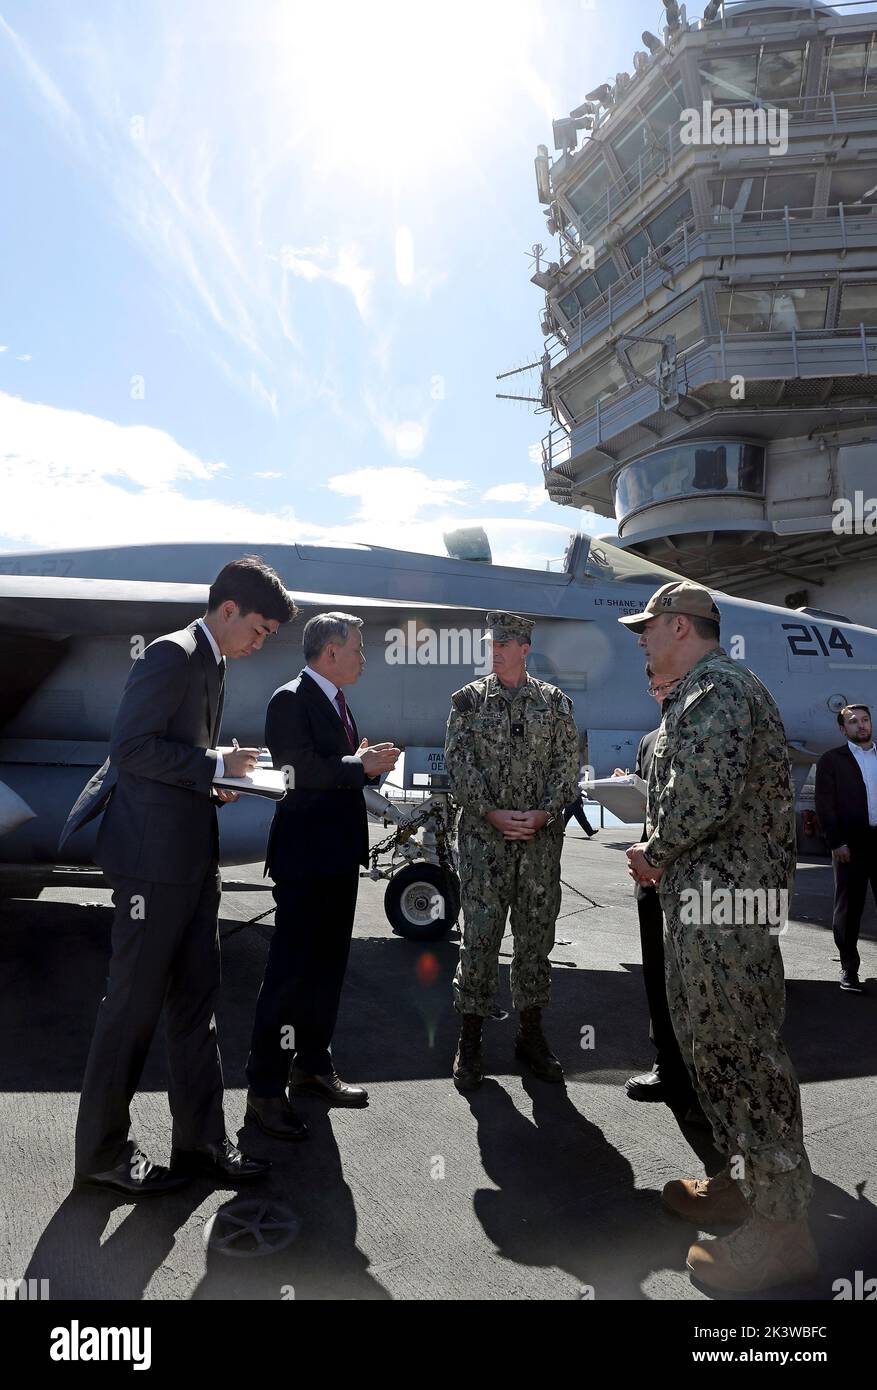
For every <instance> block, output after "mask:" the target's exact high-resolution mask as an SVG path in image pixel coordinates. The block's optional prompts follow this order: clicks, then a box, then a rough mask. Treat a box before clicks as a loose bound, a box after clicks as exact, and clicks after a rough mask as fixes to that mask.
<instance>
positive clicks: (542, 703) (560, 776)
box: [445, 613, 579, 1090]
mask: <svg viewBox="0 0 877 1390" xmlns="http://www.w3.org/2000/svg"><path fill="white" fill-rule="evenodd" d="M487 622H488V627H489V629H490V635H491V636H492V640H493V649H492V655H493V674H491V675H489V676H487V677H485V678H483V679H482V680H477V681H473V682H472V684H471V685H467V686H464V687H463V689H462V690H458V691H457V692H456V694H455V695H454V696H453V697H452V706H451V713H450V718H449V719H448V731H447V740H446V745H445V766H446V768H447V773H448V778H449V783H450V789H451V792H452V794H453V796H454V799H455V800H456V802H457V804H458V805H459V806H460V807H461V810H462V815H461V818H460V825H459V832H458V842H459V851H460V885H461V903H462V909H463V919H464V927H463V941H462V945H461V947H460V962H459V965H458V967H457V973H456V977H455V979H454V998H455V1003H456V1007H457V1009H458V1011H459V1012H460V1013H461V1014H462V1015H463V1023H462V1031H461V1035H460V1045H459V1048H458V1051H457V1056H456V1058H455V1060H454V1080H455V1082H456V1084H457V1087H458V1089H460V1090H468V1089H471V1088H473V1087H474V1086H477V1085H479V1084H480V1082H481V1080H482V1070H481V1025H482V1020H483V1019H484V1018H485V1017H487V1016H488V1015H489V1014H490V1013H491V1011H492V1010H493V1007H494V1000H495V997H496V988H497V983H498V976H499V951H500V946H501V944H502V938H503V934H504V932H505V925H506V919H507V916H508V914H509V911H511V929H512V935H513V938H514V955H513V959H512V967H511V987H512V1001H513V1003H514V1006H515V1008H516V1009H518V1010H520V1014H521V1027H520V1030H519V1032H518V1035H517V1038H516V1041H515V1050H516V1052H517V1053H518V1056H519V1057H521V1058H522V1059H523V1060H525V1061H526V1062H527V1063H528V1064H529V1065H530V1066H531V1068H532V1069H533V1070H534V1071H535V1072H536V1074H537V1075H539V1076H541V1077H542V1078H543V1079H545V1080H551V1081H562V1079H563V1069H562V1068H561V1066H560V1063H559V1062H558V1060H557V1058H556V1057H554V1056H553V1054H552V1053H551V1051H550V1049H549V1047H548V1044H547V1042H546V1040H545V1037H544V1034H543V1032H542V1025H541V1013H540V1011H541V1009H542V1008H543V1007H544V1006H545V1005H546V1004H547V1003H548V999H549V993H550V987H551V967H550V965H549V963H548V956H549V953H550V951H551V949H552V947H553V945H554V924H555V922H556V920H557V914H558V911H559V908H560V853H561V849H562V846H563V816H562V812H563V808H564V806H566V805H568V804H569V802H570V801H572V800H573V797H574V796H575V794H576V785H577V782H578V774H579V740H578V732H577V729H576V724H575V720H574V719H573V712H572V704H571V702H570V701H569V700H568V699H567V697H566V695H564V694H563V692H562V691H561V690H558V689H557V688H556V687H555V686H553V685H548V684H547V683H546V682H545V681H540V680H536V679H535V678H534V677H533V676H531V675H529V674H528V672H527V669H526V659H527V653H528V652H529V650H530V639H531V635H532V631H533V622H532V621H531V620H529V619H527V618H522V617H519V616H518V615H516V614H514V613H488V615H487Z"/></svg>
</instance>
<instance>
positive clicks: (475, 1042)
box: [453, 1014, 484, 1091]
mask: <svg viewBox="0 0 877 1390" xmlns="http://www.w3.org/2000/svg"><path fill="white" fill-rule="evenodd" d="M483 1022H484V1019H483V1018H480V1017H479V1016H478V1014H464V1015H463V1026H462V1027H461V1029H460V1041H459V1042H458V1043H457V1055H456V1057H455V1058H454V1070H453V1076H454V1085H455V1086H456V1088H457V1090H458V1091H474V1090H476V1088H477V1087H478V1086H480V1085H481V1083H482V1081H483V1080H484V1072H483V1070H482V1067H481V1025H482V1024H483Z"/></svg>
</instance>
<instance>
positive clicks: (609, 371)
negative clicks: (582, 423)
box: [559, 357, 627, 423]
mask: <svg viewBox="0 0 877 1390" xmlns="http://www.w3.org/2000/svg"><path fill="white" fill-rule="evenodd" d="M626 384H627V377H626V376H625V375H624V371H623V369H622V366H621V363H620V362H619V361H618V360H617V358H615V357H611V358H609V360H608V361H606V362H603V363H602V364H601V365H600V366H598V367H592V368H590V369H589V370H588V374H587V376H586V377H584V378H583V379H582V380H581V381H579V382H577V383H575V384H570V385H569V386H565V387H564V388H563V390H562V391H561V392H560V393H559V394H560V397H561V400H562V402H563V406H564V409H565V410H566V411H567V414H568V415H569V416H570V418H571V419H572V421H573V423H576V422H578V421H579V420H582V419H584V418H585V416H587V415H589V414H590V413H591V411H592V410H593V408H594V406H595V405H596V404H597V401H599V400H603V399H604V398H605V397H606V396H612V395H614V394H615V392H616V391H617V390H619V388H620V387H622V386H625V385H626Z"/></svg>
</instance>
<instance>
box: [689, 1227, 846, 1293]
mask: <svg viewBox="0 0 877 1390" xmlns="http://www.w3.org/2000/svg"><path fill="white" fill-rule="evenodd" d="M687 1264H688V1270H689V1273H690V1274H691V1277H692V1279H697V1281H698V1282H699V1283H701V1284H704V1285H706V1287H707V1288H710V1289H719V1290H721V1291H722V1292H723V1293H755V1292H757V1291H758V1290H760V1289H770V1288H773V1287H775V1286H776V1285H781V1284H800V1283H803V1282H804V1281H806V1280H807V1279H812V1278H813V1276H814V1274H815V1273H816V1271H817V1270H818V1268H819V1256H818V1255H817V1253H816V1246H815V1245H814V1243H813V1237H812V1235H811V1234H810V1227H809V1225H808V1223H807V1219H806V1217H803V1218H801V1219H800V1220H798V1221H768V1220H767V1218H766V1217H764V1216H759V1215H758V1213H757V1212H752V1214H751V1216H750V1217H749V1220H748V1221H747V1222H746V1223H745V1224H744V1225H743V1226H741V1227H740V1228H739V1229H738V1230H736V1231H732V1232H731V1234H730V1235H729V1236H723V1237H722V1238H721V1240H705V1241H704V1242H703V1244H697V1245H692V1247H691V1249H690V1250H689V1252H688V1261H687Z"/></svg>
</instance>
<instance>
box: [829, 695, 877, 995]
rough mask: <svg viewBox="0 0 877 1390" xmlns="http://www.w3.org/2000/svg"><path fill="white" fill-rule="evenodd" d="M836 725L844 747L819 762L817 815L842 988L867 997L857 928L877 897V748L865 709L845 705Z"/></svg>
mask: <svg viewBox="0 0 877 1390" xmlns="http://www.w3.org/2000/svg"><path fill="white" fill-rule="evenodd" d="M837 722H838V725H839V726H840V728H841V730H842V731H843V733H844V734H845V735H846V743H844V744H843V745H842V746H841V747H840V748H832V749H830V750H829V751H828V752H827V753H823V755H822V757H821V758H820V759H819V761H818V763H817V764H816V815H817V818H818V820H819V824H820V825H821V826H822V833H823V835H824V836H825V838H826V840H827V841H828V845H829V848H830V850H831V857H832V860H833V862H834V918H833V921H832V927H833V930H834V943H835V945H836V946H837V949H838V952H839V954H840V966H841V975H840V987H841V989H842V990H844V991H846V992H848V993H850V994H864V992H865V990H864V986H863V985H862V984H861V982H860V980H859V964H860V960H859V950H858V941H859V926H860V924H861V921H862V912H863V910H864V907H865V898H866V897H867V894H868V884H869V883H870V885H871V892H872V893H873V894H874V896H875V898H877V748H875V746H874V736H873V730H872V728H871V711H870V710H869V708H868V706H867V705H845V706H844V708H843V709H842V710H841V711H840V712H839V714H838V716H837Z"/></svg>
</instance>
